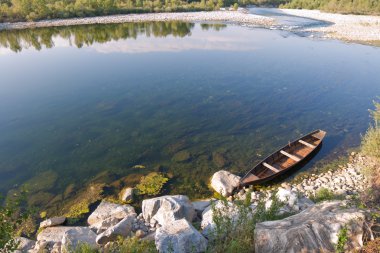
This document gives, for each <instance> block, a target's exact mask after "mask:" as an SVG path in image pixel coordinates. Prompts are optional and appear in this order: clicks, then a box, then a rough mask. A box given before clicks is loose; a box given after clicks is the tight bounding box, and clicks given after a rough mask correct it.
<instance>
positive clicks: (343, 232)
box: [335, 226, 348, 253]
mask: <svg viewBox="0 0 380 253" xmlns="http://www.w3.org/2000/svg"><path fill="white" fill-rule="evenodd" d="M347 232H348V229H347V227H346V226H344V227H343V228H342V229H340V230H339V233H338V243H337V244H336V246H335V248H336V252H337V253H344V246H345V245H346V243H347V241H348V233H347Z"/></svg>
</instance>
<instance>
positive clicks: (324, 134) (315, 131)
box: [240, 129, 326, 185]
mask: <svg viewBox="0 0 380 253" xmlns="http://www.w3.org/2000/svg"><path fill="white" fill-rule="evenodd" d="M318 132H323V136H322V138H318V137H315V136H313V137H314V138H316V139H319V140H320V142H319V144H318V145H317V146H316V147H315V148H313V149H312V150H311V152H310V153H309V154H307V155H306V156H305V157H303V158H302V159H301V160H300V161H298V162H296V163H294V164H293V165H291V166H289V167H288V168H285V169H283V170H281V171H279V172H277V173H274V174H272V175H270V176H266V177H263V178H260V179H258V180H255V181H252V182H249V183H243V180H244V179H245V178H247V177H248V175H249V174H250V173H251V172H252V171H253V170H254V169H255V168H257V167H258V166H259V165H261V164H262V163H263V162H266V161H267V160H268V159H269V158H271V157H272V156H274V155H275V154H277V153H279V152H280V151H281V150H283V149H284V148H286V147H288V146H289V145H290V144H293V143H296V142H298V141H299V140H301V139H303V138H305V137H308V136H312V135H313V134H315V133H318ZM325 136H326V131H323V130H321V129H317V130H314V131H311V132H310V133H308V134H305V135H303V136H301V137H299V138H298V139H295V140H293V141H290V142H289V143H288V144H287V145H285V146H283V147H281V148H279V149H278V150H277V151H275V152H273V153H272V154H270V155H268V156H267V157H266V158H264V159H263V160H261V161H260V162H259V163H257V164H256V165H255V166H254V167H253V168H252V169H250V170H249V171H248V172H247V173H246V174H245V175H244V176H243V177H242V178H241V179H240V185H248V184H251V183H253V182H261V181H263V180H265V179H270V178H271V177H274V176H275V175H280V174H282V173H284V172H286V171H287V170H289V169H291V168H293V167H294V166H296V165H297V164H299V163H301V162H302V161H303V160H304V159H305V158H306V157H308V156H309V155H310V154H311V153H312V152H313V151H314V150H316V149H317V148H318V147H319V146H320V145H321V144H322V140H323V139H324V138H325ZM252 174H253V173H252ZM256 176H257V175H256Z"/></svg>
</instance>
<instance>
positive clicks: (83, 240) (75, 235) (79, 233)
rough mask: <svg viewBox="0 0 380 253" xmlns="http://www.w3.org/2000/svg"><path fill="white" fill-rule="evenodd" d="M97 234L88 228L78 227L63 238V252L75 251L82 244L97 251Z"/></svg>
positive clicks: (68, 231)
mask: <svg viewBox="0 0 380 253" xmlns="http://www.w3.org/2000/svg"><path fill="white" fill-rule="evenodd" d="M95 240H96V234H95V233H94V232H93V231H92V230H91V229H90V228H88V227H76V228H73V229H69V230H67V231H66V232H65V233H64V234H63V237H62V245H61V249H62V252H71V251H73V250H75V249H76V248H77V247H78V246H79V245H80V244H86V245H87V246H89V247H91V248H93V249H95V248H96V247H97V245H96V242H95Z"/></svg>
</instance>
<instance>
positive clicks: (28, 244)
mask: <svg viewBox="0 0 380 253" xmlns="http://www.w3.org/2000/svg"><path fill="white" fill-rule="evenodd" d="M16 241H17V242H18V243H19V245H18V246H17V250H20V251H21V252H27V251H28V250H31V249H33V248H34V245H35V244H36V241H33V240H30V239H28V238H25V237H17V238H16Z"/></svg>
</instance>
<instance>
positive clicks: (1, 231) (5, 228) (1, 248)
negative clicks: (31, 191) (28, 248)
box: [0, 193, 29, 252]
mask: <svg viewBox="0 0 380 253" xmlns="http://www.w3.org/2000/svg"><path fill="white" fill-rule="evenodd" d="M24 198H25V196H24V194H23V193H22V194H21V195H20V196H14V198H9V199H7V200H6V201H5V202H4V203H3V204H0V252H13V251H14V250H16V249H17V247H18V244H19V242H17V240H16V239H15V237H16V236H17V233H16V231H17V228H18V227H19V226H20V225H21V224H22V223H23V222H24V221H25V220H26V219H27V218H28V217H29V213H28V212H26V211H23V210H21V208H20V206H21V202H22V201H23V200H24ZM1 202H2V198H0V203H1Z"/></svg>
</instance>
